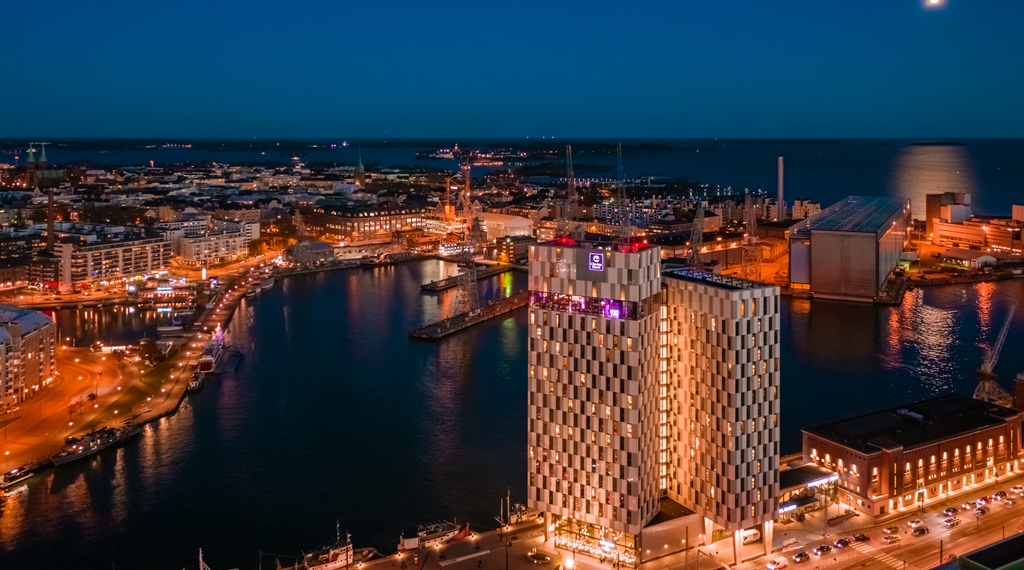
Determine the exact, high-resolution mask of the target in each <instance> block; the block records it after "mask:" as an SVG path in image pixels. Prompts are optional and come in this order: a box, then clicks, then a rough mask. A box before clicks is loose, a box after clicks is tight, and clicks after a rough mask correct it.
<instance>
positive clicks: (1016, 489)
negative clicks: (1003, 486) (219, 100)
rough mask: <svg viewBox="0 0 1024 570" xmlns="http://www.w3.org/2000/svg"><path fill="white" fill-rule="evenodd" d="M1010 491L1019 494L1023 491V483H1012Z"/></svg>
mask: <svg viewBox="0 0 1024 570" xmlns="http://www.w3.org/2000/svg"><path fill="white" fill-rule="evenodd" d="M1010 492H1011V493H1014V494H1017V495H1020V494H1021V493H1024V485H1014V486H1013V487H1010Z"/></svg>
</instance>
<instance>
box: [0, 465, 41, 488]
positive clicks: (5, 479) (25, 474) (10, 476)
mask: <svg viewBox="0 0 1024 570" xmlns="http://www.w3.org/2000/svg"><path fill="white" fill-rule="evenodd" d="M33 475H35V471H32V469H31V468H30V467H29V466H28V465H22V466H21V467H18V468H16V469H11V470H10V471H8V472H7V473H4V474H3V476H0V489H7V488H8V487H13V486H15V485H17V484H18V483H21V482H22V481H24V480H25V479H28V478H29V477H32V476H33Z"/></svg>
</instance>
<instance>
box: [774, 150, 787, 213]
mask: <svg viewBox="0 0 1024 570" xmlns="http://www.w3.org/2000/svg"><path fill="white" fill-rule="evenodd" d="M782 179H783V166H782V157H781V156H780V157H779V200H778V202H779V205H778V207H777V208H776V210H775V214H776V216H777V218H776V219H777V220H784V219H786V202H785V200H784V199H783V198H784V196H783V193H782V186H783V184H782Z"/></svg>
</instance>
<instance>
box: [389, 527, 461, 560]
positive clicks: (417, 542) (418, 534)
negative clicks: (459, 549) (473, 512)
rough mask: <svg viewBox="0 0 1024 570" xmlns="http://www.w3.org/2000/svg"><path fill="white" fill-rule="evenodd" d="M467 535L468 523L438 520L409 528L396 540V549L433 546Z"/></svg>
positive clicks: (401, 550)
mask: <svg viewBox="0 0 1024 570" xmlns="http://www.w3.org/2000/svg"><path fill="white" fill-rule="evenodd" d="M467 536H469V523H462V524H458V523H457V522H451V521H438V522H433V523H429V524H423V525H420V526H418V527H416V528H409V529H406V530H405V531H403V532H402V536H401V538H399V540H398V551H399V552H404V551H407V550H417V549H422V548H434V547H435V546H440V545H442V544H447V543H449V542H453V541H456V540H460V539H463V538H466V537H467Z"/></svg>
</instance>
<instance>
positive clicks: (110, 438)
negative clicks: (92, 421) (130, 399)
mask: <svg viewBox="0 0 1024 570" xmlns="http://www.w3.org/2000/svg"><path fill="white" fill-rule="evenodd" d="M141 432H142V426H140V425H130V426H126V427H123V428H118V429H115V428H112V427H105V428H100V429H98V430H96V431H92V432H89V433H87V434H85V435H83V436H80V437H69V438H67V440H65V443H66V445H65V446H64V449H63V450H61V451H59V452H57V453H55V454H53V455H51V456H50V461H52V462H53V464H54V465H63V464H65V463H70V462H72V461H75V460H76V459H83V458H85V457H89V456H90V455H93V454H95V453H99V452H100V451H103V450H104V449H106V448H108V447H110V446H112V445H117V444H119V443H122V442H124V441H126V440H127V439H129V438H131V437H133V436H135V435H137V434H139V433H141Z"/></svg>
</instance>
